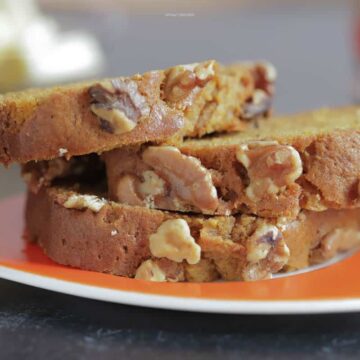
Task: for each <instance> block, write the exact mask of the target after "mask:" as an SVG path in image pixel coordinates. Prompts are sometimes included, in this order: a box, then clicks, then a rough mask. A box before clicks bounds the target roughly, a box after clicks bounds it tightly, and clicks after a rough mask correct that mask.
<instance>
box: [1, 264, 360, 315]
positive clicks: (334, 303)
mask: <svg viewBox="0 0 360 360" xmlns="http://www.w3.org/2000/svg"><path fill="white" fill-rule="evenodd" d="M0 278H3V279H5V280H9V281H13V282H17V283H20V284H24V285H28V286H33V287H36V288H40V289H44V290H48V291H53V292H57V293H62V294H66V295H72V296H78V297H81V298H86V299H91V300H98V301H105V302H109V303H118V304H123V305H130V306H143V307H147V308H154V309H164V310H176V311H190V312H202V313H218V314H242V315H296V314H330V313H350V312H357V311H360V298H343V299H329V300H222V299H199V298H191V297H179V296H173V295H154V294H146V293H138V292H134V291H128V290H118V289H109V288H103V287H99V286H95V285H86V284H81V283H77V282H72V281H68V280H62V279H56V278H53V277H49V276H46V275H39V274H33V273H30V272H27V271H23V270H18V269H12V268H10V267H7V266H4V265H0Z"/></svg>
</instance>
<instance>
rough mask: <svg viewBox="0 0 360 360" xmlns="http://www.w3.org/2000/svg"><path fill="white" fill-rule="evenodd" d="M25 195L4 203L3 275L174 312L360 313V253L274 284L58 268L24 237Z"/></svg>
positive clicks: (0, 217) (0, 210)
mask: <svg viewBox="0 0 360 360" xmlns="http://www.w3.org/2000/svg"><path fill="white" fill-rule="evenodd" d="M23 205H24V196H23V195H18V196H15V197H11V198H8V199H6V200H4V201H2V202H1V203H0V277H2V278H5V279H9V280H13V281H17V282H20V283H25V284H28V285H32V286H37V287H41V288H44V289H49V290H53V291H58V292H63V293H67V294H72V295H77V296H82V297H87V298H93V299H99V300H105V301H111V302H119V303H125V304H130V305H141V306H149V307H158V308H168V309H176V310H192V311H206V312H227V313H257V314H260V313H268V314H274V313H315V312H316V313H319V312H340V311H341V312H344V311H358V310H360V282H359V280H358V278H359V276H360V253H358V254H356V255H354V256H352V257H349V258H347V259H345V260H343V261H341V262H338V263H336V264H334V265H332V266H330V267H327V268H323V269H320V270H316V271H312V272H307V273H303V274H299V275H296V276H289V277H281V278H277V279H273V280H265V281H258V282H253V283H244V282H218V283H150V282H145V281H139V280H133V279H128V278H122V277H118V276H112V275H107V274H100V273H95V272H90V271H83V270H78V269H73V268H70V267H66V266H62V265H58V264H56V263H54V262H53V261H51V260H50V259H49V258H47V257H46V256H45V255H44V254H43V252H42V251H41V249H40V248H39V247H38V246H36V245H33V244H26V243H25V242H24V240H23V239H22V233H23V226H24V223H23V219H22V212H23V211H22V209H23Z"/></svg>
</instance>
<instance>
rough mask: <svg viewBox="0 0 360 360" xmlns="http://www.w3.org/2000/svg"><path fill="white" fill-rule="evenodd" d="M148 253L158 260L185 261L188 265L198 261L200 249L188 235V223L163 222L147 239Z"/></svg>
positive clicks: (181, 220)
mask: <svg viewBox="0 0 360 360" xmlns="http://www.w3.org/2000/svg"><path fill="white" fill-rule="evenodd" d="M149 246H150V252H151V254H152V255H153V256H155V257H158V258H162V257H164V258H167V259H169V260H172V261H175V262H182V261H183V260H186V261H187V262H188V263H189V264H197V263H198V262H199V261H200V255H201V248H200V246H199V245H198V244H196V242H195V239H194V238H193V237H192V236H191V234H190V228H189V225H188V223H187V222H186V221H185V220H184V219H172V220H166V221H164V222H163V223H162V224H161V225H160V226H159V228H158V229H157V231H156V233H154V234H152V235H150V237H149Z"/></svg>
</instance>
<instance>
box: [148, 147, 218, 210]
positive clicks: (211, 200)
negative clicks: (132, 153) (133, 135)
mask: <svg viewBox="0 0 360 360" xmlns="http://www.w3.org/2000/svg"><path fill="white" fill-rule="evenodd" d="M142 159H143V161H144V162H145V163H146V164H147V165H149V166H151V168H153V169H154V170H155V171H156V172H157V174H158V175H159V176H160V177H161V178H163V179H165V180H166V181H167V182H168V183H169V184H170V185H171V190H172V191H173V192H174V193H175V194H176V195H177V196H178V197H179V198H180V199H181V200H182V201H184V202H186V203H187V204H191V205H193V206H195V207H197V208H199V209H201V210H202V211H203V212H205V213H206V212H213V211H214V210H216V208H217V207H218V204H219V200H218V196H217V192H216V188H215V186H214V185H213V182H212V178H211V174H210V172H209V170H207V169H206V168H205V167H204V166H202V165H201V162H200V161H199V160H198V159H196V158H194V157H192V156H186V155H184V154H182V153H181V152H180V151H179V149H177V148H175V147H172V146H150V147H148V148H147V149H146V150H145V151H144V152H143V154H142Z"/></svg>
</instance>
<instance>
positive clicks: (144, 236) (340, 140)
mask: <svg viewBox="0 0 360 360" xmlns="http://www.w3.org/2000/svg"><path fill="white" fill-rule="evenodd" d="M275 78H276V71H275V69H274V67H273V66H272V65H271V64H269V63H266V62H254V63H240V64H236V65H232V66H223V65H221V64H219V63H217V62H215V61H205V62H201V63H196V64H190V65H179V66H175V67H172V68H170V69H167V70H161V71H151V72H148V73H145V74H143V75H135V76H132V77H119V78H114V79H105V80H102V81H99V82H89V83H81V84H76V85H69V86H62V87H56V88H52V89H35V90H34V89H33V90H27V91H25V92H19V93H9V94H5V95H2V96H0V144H1V146H0V161H1V162H2V163H3V164H5V165H6V164H9V163H12V162H18V163H20V164H22V175H23V178H24V180H25V181H26V183H27V185H28V197H27V205H26V231H25V235H26V239H27V241H32V242H36V243H38V245H39V246H40V247H41V248H42V249H43V250H44V252H45V253H46V254H47V255H48V256H49V257H50V258H51V259H53V260H54V261H55V262H57V263H60V264H65V265H69V266H73V267H77V268H81V269H87V270H93V271H99V272H105V273H110V274H115V275H120V276H126V277H133V278H135V279H141V280H148V281H172V282H177V281H192V282H204V281H215V280H244V281H253V280H261V279H267V278H271V277H272V275H273V274H276V273H279V272H288V271H294V270H297V269H301V268H305V267H308V266H310V265H312V264H318V263H321V262H324V261H326V260H328V259H330V258H332V257H334V256H335V255H337V254H338V253H339V252H343V251H347V250H349V249H352V248H355V247H356V246H358V245H359V244H360V108H356V107H348V108H341V109H320V110H316V111H314V112H310V113H304V114H298V115H292V116H286V117H271V116H270V115H271V105H272V98H273V94H274V81H275Z"/></svg>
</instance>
